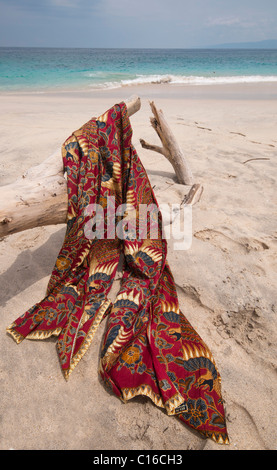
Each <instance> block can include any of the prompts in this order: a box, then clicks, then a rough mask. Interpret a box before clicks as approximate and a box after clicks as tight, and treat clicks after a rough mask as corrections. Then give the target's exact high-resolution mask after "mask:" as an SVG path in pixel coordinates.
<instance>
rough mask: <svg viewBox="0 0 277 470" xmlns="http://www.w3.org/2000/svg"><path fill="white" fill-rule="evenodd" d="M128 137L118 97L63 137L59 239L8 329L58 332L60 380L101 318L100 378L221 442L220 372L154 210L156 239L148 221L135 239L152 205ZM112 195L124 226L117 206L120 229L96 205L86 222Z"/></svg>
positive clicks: (18, 333) (26, 333) (41, 334)
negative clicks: (32, 297)
mask: <svg viewBox="0 0 277 470" xmlns="http://www.w3.org/2000/svg"><path fill="white" fill-rule="evenodd" d="M131 138H132V128H131V125H130V121H129V118H128V115H127V108H126V105H125V103H120V104H119V105H115V106H114V107H112V108H111V109H110V110H108V111H107V112H106V113H105V114H103V115H102V116H100V117H99V118H98V119H91V120H90V121H89V122H88V123H86V124H85V125H84V126H82V127H81V128H80V129H79V130H77V131H76V132H74V133H73V134H72V135H71V136H70V137H69V138H68V139H67V140H66V141H65V143H64V145H63V147H62V156H63V164H64V170H65V172H66V174H67V184H68V221H67V231H66V235H65V239H64V243H63V246H62V248H61V250H60V253H59V255H58V257H57V260H56V264H55V267H54V269H53V272H52V275H51V278H50V280H49V284H48V288H47V293H46V296H45V298H44V299H43V300H42V301H41V302H39V303H38V304H36V305H34V306H33V307H32V308H30V309H29V310H28V311H27V312H26V313H24V315H22V316H21V317H19V318H18V319H17V320H15V321H14V323H13V324H12V325H11V326H10V327H9V328H8V332H9V333H10V334H11V335H12V336H13V338H14V339H15V340H16V341H17V342H18V343H20V342H21V341H22V340H23V339H24V338H28V339H44V338H47V337H49V336H51V335H56V336H58V340H57V351H58V355H59V359H60V364H61V368H62V370H63V373H64V376H65V377H66V378H67V379H68V377H69V375H70V374H71V372H72V370H73V369H74V367H75V366H76V365H77V364H78V362H79V360H80V359H81V358H82V356H83V355H84V354H85V352H86V351H87V349H88V347H89V345H90V344H91V341H92V339H93V336H94V333H95V331H96V329H97V327H98V326H99V324H100V322H101V321H102V319H103V318H104V317H107V326H106V331H105V333H104V338H103V344H102V350H101V357H100V365H99V373H100V375H101V377H102V379H103V381H104V383H105V385H106V386H107V387H108V388H109V389H110V390H112V391H113V392H114V393H115V394H116V395H117V396H118V397H120V398H121V399H122V400H123V401H124V402H125V401H127V400H129V399H131V398H133V397H135V396H137V395H146V396H148V397H149V398H150V399H151V400H152V401H153V402H154V403H155V404H156V405H157V406H160V407H163V408H165V410H166V412H167V413H168V414H169V415H176V416H178V418H180V420H181V421H183V422H184V423H186V424H187V425H188V426H190V427H192V428H194V429H196V430H197V431H199V432H200V433H201V434H202V435H203V436H206V437H210V438H212V439H214V440H215V441H216V442H218V443H228V435H227V430H226V424H225V416H224V407H223V401H222V396H221V386H220V382H221V379H220V375H219V372H218V370H217V368H216V365H215V362H214V359H213V357H212V354H211V352H210V350H209V349H208V347H207V346H206V344H205V343H204V342H203V341H202V339H201V338H200V336H199V335H198V333H197V332H196V331H195V329H194V328H193V327H192V326H191V325H190V323H189V322H188V320H187V319H186V318H185V316H184V315H183V313H182V312H181V311H180V309H179V303H178V298H177V293H176V288H175V283H174V279H173V276H172V273H171V271H170V268H169V265H168V263H167V259H166V258H167V243H166V240H165V239H164V238H163V237H162V219H161V215H160V212H158V214H154V213H151V214H152V215H151V217H150V222H149V224H150V223H151V220H152V221H155V222H157V223H158V229H159V230H158V236H157V238H155V239H151V237H150V225H149V224H148V223H147V224H146V225H147V226H146V227H145V230H146V234H147V237H143V238H142V237H141V238H140V236H139V233H138V229H137V226H136V223H134V221H136V220H137V210H138V207H139V205H141V204H146V205H148V206H149V205H151V204H154V205H156V206H158V204H157V201H156V199H155V196H154V193H153V190H152V188H151V185H150V182H149V180H148V177H147V173H146V171H145V169H144V167H143V165H142V163H141V161H140V159H139V157H138V155H137V153H136V150H135V149H134V147H133V146H132V143H131ZM111 197H112V198H113V199H112V200H113V202H114V208H113V209H114V212H113V213H112V214H116V213H117V212H116V210H117V209H118V208H119V206H120V205H122V204H125V203H127V204H128V203H129V204H131V205H132V207H133V213H132V211H131V212H130V213H129V214H128V217H129V218H128V221H129V222H130V223H129V224H128V227H127V226H126V225H124V223H122V222H124V219H122V216H123V215H124V214H123V213H121V214H120V215H119V216H117V218H118V222H119V224H121V225H120V228H121V232H120V233H121V235H122V236H120V237H119V235H118V232H116V233H113V232H111V233H109V230H108V228H107V227H108V226H109V217H105V220H103V217H102V215H101V213H100V214H95V213H94V219H93V221H94V225H93V224H92V222H91V219H92V213H91V212H90V210H89V208H90V207H91V206H90V205H93V204H98V205H100V206H101V207H103V208H104V209H105V208H107V206H108V198H111ZM127 212H128V210H127ZM131 222H132V223H133V225H132V223H131ZM90 224H91V225H90ZM95 226H96V227H98V230H100V229H101V228H102V229H103V227H104V234H105V236H104V238H103V237H102V238H97V237H94V238H92V239H91V238H89V237H88V236H87V234H88V232H89V230H88V229H92V228H93V227H95ZM123 235H124V236H123ZM121 253H123V255H124V265H123V277H122V282H121V286H120V290H119V292H118V294H117V297H116V300H115V302H114V303H112V302H111V300H110V299H109V297H108V295H109V292H110V289H111V287H112V283H113V280H114V277H115V273H116V271H117V267H118V264H119V259H120V255H121Z"/></svg>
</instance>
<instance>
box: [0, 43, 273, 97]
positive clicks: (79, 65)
mask: <svg viewBox="0 0 277 470" xmlns="http://www.w3.org/2000/svg"><path fill="white" fill-rule="evenodd" d="M273 81H274V82H277V50H272V49H271V50H260V49H259V50H258V49H257V50H253V49H252V50H250V49H249V50H243V49H242V50H238V49H236V50H235V49H233V50H229V49H228V50H227V49H221V50H218V49H201V50H200V49H85V48H84V49H66V48H61V49H59V48H8V47H7V48H0V91H37V92H39V91H46V90H52V89H56V90H61V89H63V90H66V89H74V88H76V89H79V90H83V89H103V88H118V87H122V86H128V85H132V84H137V85H139V84H146V83H155V84H160V83H169V84H170V85H172V86H178V85H195V86H197V85H205V84H206V85H213V84H224V83H255V82H256V83H258V82H273Z"/></svg>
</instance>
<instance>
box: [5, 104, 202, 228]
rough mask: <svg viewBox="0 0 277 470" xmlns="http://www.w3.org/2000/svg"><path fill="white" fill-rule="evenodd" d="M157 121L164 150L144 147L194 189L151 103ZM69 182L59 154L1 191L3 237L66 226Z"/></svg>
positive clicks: (195, 193) (193, 198)
mask: <svg viewBox="0 0 277 470" xmlns="http://www.w3.org/2000/svg"><path fill="white" fill-rule="evenodd" d="M126 106H127V111H128V115H129V116H132V115H133V114H134V113H136V112H137V111H138V110H139V109H140V107H141V101H140V98H139V97H137V96H134V97H131V98H130V99H129V100H127V101H126ZM151 108H152V111H153V113H154V118H151V123H152V125H153V127H154V129H155V130H156V131H157V133H158V135H159V137H160V139H161V141H162V144H163V146H162V147H157V146H151V145H149V144H147V143H146V142H145V141H142V142H143V144H144V145H143V146H144V147H145V148H150V149H151V150H154V151H158V152H159V153H162V154H163V155H164V156H165V157H166V158H167V159H168V160H169V161H170V162H171V164H172V166H173V168H174V170H175V173H176V176H177V179H178V182H181V183H183V184H187V185H192V184H193V179H192V174H191V171H190V169H189V167H188V165H187V163H186V161H185V159H184V157H183V154H182V152H181V150H180V148H179V146H178V144H177V142H176V139H175V138H174V136H173V134H172V132H171V130H170V128H169V126H168V124H167V123H166V121H165V119H164V116H163V113H162V112H161V111H157V110H156V107H155V105H154V103H153V102H152V103H151ZM202 191H203V188H202V187H201V185H193V186H192V188H191V190H190V192H189V193H188V195H187V196H185V199H184V201H183V203H185V204H194V203H195V202H197V201H198V200H199V198H200V196H201V194H202ZM67 204H68V199H67V182H66V179H65V177H64V171H63V164H62V159H61V155H60V150H58V151H56V152H54V153H53V155H51V156H50V157H48V158H47V159H46V160H45V161H44V162H42V163H41V164H39V165H37V166H34V167H32V168H30V169H29V170H27V171H26V173H25V174H23V175H22V176H21V177H20V178H18V179H17V180H16V181H15V182H13V183H11V184H8V185H5V186H2V187H0V237H5V236H7V235H11V234H13V233H17V232H21V231H23V230H28V229H32V228H35V227H40V226H44V225H57V224H65V223H66V219H67Z"/></svg>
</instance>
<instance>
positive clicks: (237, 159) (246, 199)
mask: <svg viewBox="0 0 277 470" xmlns="http://www.w3.org/2000/svg"><path fill="white" fill-rule="evenodd" d="M134 94H135V95H138V96H140V98H141V104H142V105H141V109H140V111H138V112H137V113H136V114H135V115H133V116H132V117H131V123H132V127H133V144H134V146H135V148H136V150H137V152H138V154H139V156H140V158H141V160H142V162H143V164H144V166H145V168H146V170H147V173H148V175H149V178H150V181H151V183H152V186H153V187H154V192H155V195H156V197H157V200H158V202H159V203H180V202H181V201H182V200H183V198H184V196H185V194H187V193H188V191H189V189H190V188H189V187H186V186H183V185H180V184H178V183H177V182H176V177H175V174H174V171H173V169H172V167H171V165H170V163H169V162H168V161H167V160H166V159H165V158H164V157H163V156H162V155H160V154H158V153H154V152H152V151H149V150H145V149H143V148H142V147H141V144H140V141H139V139H140V138H143V139H145V140H146V141H147V142H150V143H153V144H157V145H159V144H160V142H159V141H158V137H157V135H156V134H155V132H154V130H153V128H152V127H151V125H150V122H149V117H150V116H151V109H150V106H149V101H150V100H153V101H154V102H155V104H156V106H157V107H158V108H161V109H162V110H163V112H164V115H165V117H166V119H167V122H168V124H169V125H170V127H171V129H172V131H173V133H174V134H175V136H176V138H177V140H178V142H179V144H180V147H181V148H182V150H183V152H184V154H185V156H186V157H187V160H188V162H189V164H190V166H191V169H192V172H193V175H194V179H195V183H201V184H202V185H203V187H204V191H203V194H202V197H201V199H200V201H199V202H198V203H197V204H196V205H194V206H193V211H192V232H193V233H192V245H191V247H190V249H188V250H185V251H176V250H174V247H173V243H172V240H168V252H169V253H168V261H169V264H170V267H171V270H172V272H173V275H174V278H175V282H176V285H177V290H178V295H179V301H180V307H181V310H182V311H183V313H184V315H185V316H186V317H187V318H188V320H189V321H190V323H191V324H192V325H193V326H194V328H195V329H196V330H197V332H198V333H199V334H200V335H201V337H202V338H203V339H204V340H205V342H206V343H207V344H208V346H209V348H210V349H211V351H212V353H213V356H214V358H215V360H216V363H217V366H218V369H219V371H220V374H221V377H222V393H223V398H224V400H225V410H226V416H227V427H228V432H229V437H230V445H229V446H220V445H218V444H216V443H215V442H213V441H211V440H206V439H202V438H201V437H200V436H199V435H198V434H197V433H196V432H194V431H192V430H191V429H189V428H187V427H186V426H185V425H184V424H182V423H181V422H180V421H179V420H178V419H177V418H175V417H172V416H167V415H166V413H165V412H164V411H163V410H161V409H159V408H157V407H155V406H154V404H152V402H151V401H150V400H149V399H147V398H136V399H134V400H132V401H130V402H128V403H127V404H123V403H122V402H121V401H120V400H119V399H118V398H116V397H115V396H113V395H109V394H108V392H107V391H106V390H105V389H104V387H103V385H102V383H101V382H100V380H99V377H98V373H97V370H98V356H99V349H100V342H101V337H102V334H103V331H104V327H105V324H104V323H103V324H101V325H100V327H99V329H98V331H97V334H96V336H95V338H94V341H93V344H92V346H91V347H90V349H89V350H88V352H87V353H86V354H85V356H84V358H83V359H82V360H81V362H80V363H79V365H78V367H77V368H76V369H75V370H74V372H73V373H72V375H71V377H70V379H69V381H68V382H66V381H65V379H64V377H63V375H62V372H61V370H60V366H59V362H58V356H57V353H56V348H55V342H56V338H53V339H49V340H46V341H28V340H25V341H23V342H22V343H21V344H20V345H17V344H16V343H15V342H14V341H13V339H12V338H11V337H10V336H9V335H7V334H6V327H7V326H8V325H10V324H11V323H12V322H13V320H15V319H16V318H17V317H18V316H20V315H21V314H23V313H24V312H25V311H26V310H27V309H28V308H30V307H31V306H32V305H33V304H35V303H36V302H39V301H40V300H41V299H42V298H43V297H44V294H45V289H46V286H47V283H48V280H49V277H50V274H51V271H52V268H53V266H54V263H55V260H56V256H57V254H58V252H59V249H60V247H61V245H62V242H63V237H64V234H65V225H58V226H46V227H39V228H35V229H32V230H27V231H23V232H20V233H17V234H14V235H10V236H8V237H6V238H3V239H2V240H1V243H0V279H1V294H0V308H1V315H0V322H1V328H0V333H1V334H0V357H1V369H0V378H1V400H0V410H1V416H2V426H1V440H0V448H1V449H2V450H6V449H18V450H20V449H38V450H40V449H46V450H50V449H64V450H67V449H73V450H74V449H94V450H107V449H111V450H121V449H122V450H126V449H140V450H150V449H154V450H178V449H179V450H186V449H192V450H198V449H199V450H201V449H204V450H211V449H214V450H266V449H267V450H276V449H277V433H276V425H277V411H276V399H277V392H276V391H277V377H276V366H277V348H276V344H277V321H276V310H277V305H276V278H277V256H276V248H277V231H276V216H277V213H276V212H277V211H276V202H277V200H276V175H277V133H276V129H277V113H276V109H277V108H276V105H277V84H276V83H264V84H241V85H232V86H231V85H217V86H214V85H213V86H173V85H167V84H160V85H147V86H136V87H135V86H133V87H122V88H120V89H114V90H103V91H91V92H89V91H86V92H81V91H72V92H70V91H64V92H45V93H27V92H26V93H2V94H1V95H0V103H1V106H0V128H1V136H0V148H1V157H0V185H1V186H4V185H7V184H9V183H12V182H13V181H15V180H16V179H17V178H18V177H19V176H20V175H22V174H23V173H24V172H25V171H26V170H27V169H28V168H29V167H31V166H34V165H36V164H39V163H41V162H42V161H43V160H45V159H46V158H47V157H48V156H49V155H51V154H52V153H53V152H54V151H55V150H56V149H57V148H60V147H61V146H62V144H63V142H64V141H65V140H66V138H67V137H68V136H69V135H70V134H71V133H72V132H73V131H74V130H76V129H78V128H79V127H80V126H81V125H82V124H84V123H85V122H86V121H88V120H89V119H90V118H91V117H93V116H99V115H101V114H102V113H103V112H104V111H106V110H107V109H108V108H109V107H111V106H112V105H114V104H115V103H118V102H120V101H123V100H125V99H127V98H128V97H129V96H131V95H134ZM117 282H118V283H119V281H117ZM118 285H119V284H118Z"/></svg>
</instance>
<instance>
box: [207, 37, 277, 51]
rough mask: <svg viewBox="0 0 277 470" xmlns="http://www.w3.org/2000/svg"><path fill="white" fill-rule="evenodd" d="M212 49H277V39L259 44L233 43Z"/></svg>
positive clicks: (212, 47)
mask: <svg viewBox="0 0 277 470" xmlns="http://www.w3.org/2000/svg"><path fill="white" fill-rule="evenodd" d="M210 48H211V49H277V39H267V40H266V41H258V42H233V43H228V44H217V45H214V46H210Z"/></svg>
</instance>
